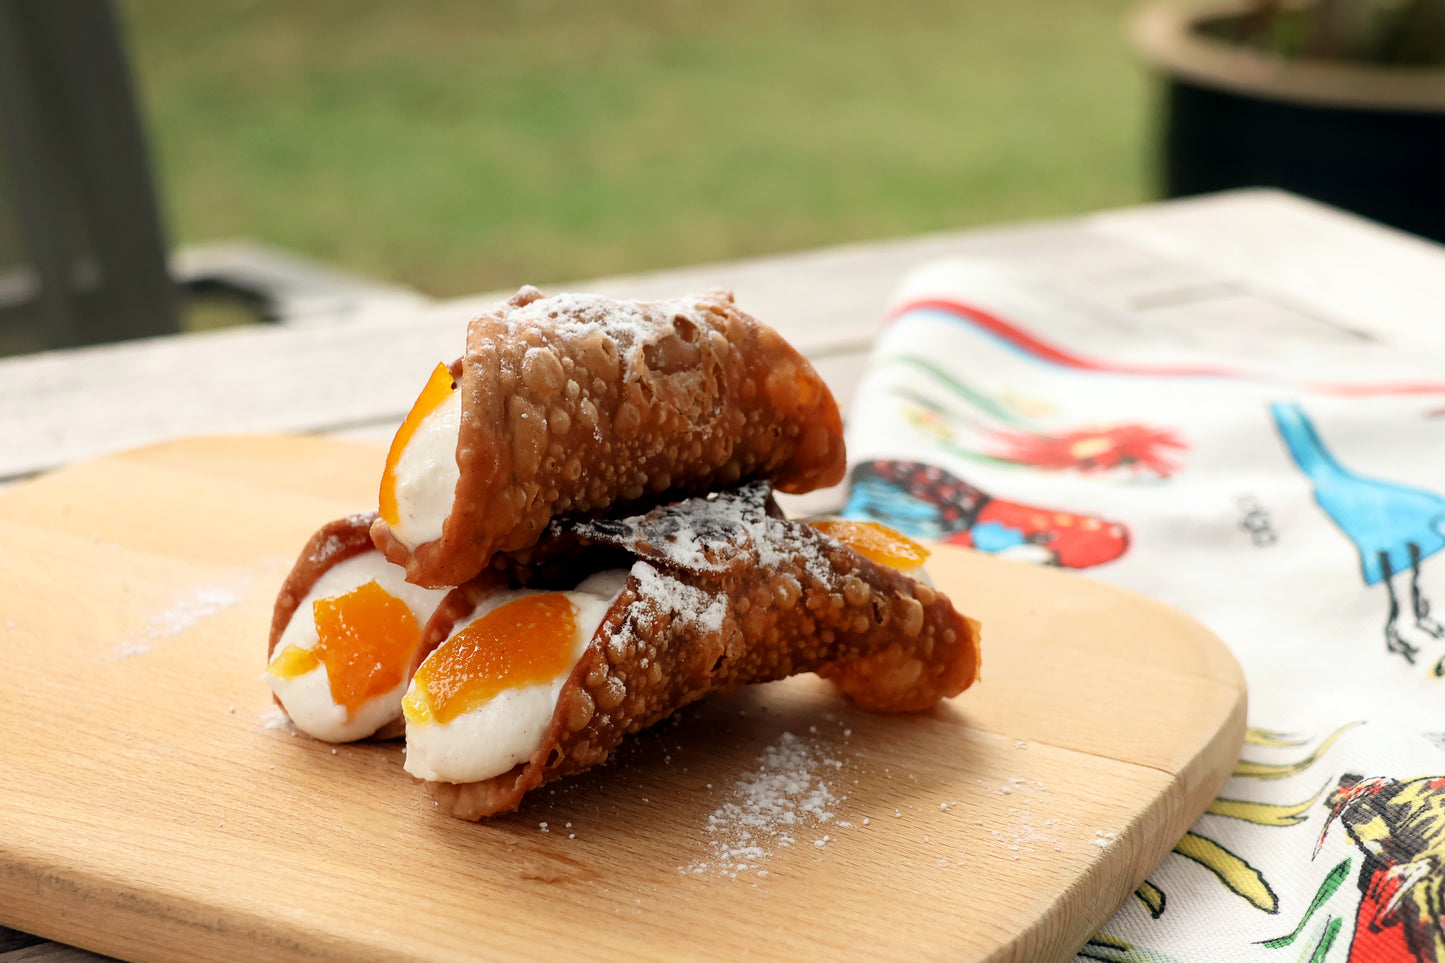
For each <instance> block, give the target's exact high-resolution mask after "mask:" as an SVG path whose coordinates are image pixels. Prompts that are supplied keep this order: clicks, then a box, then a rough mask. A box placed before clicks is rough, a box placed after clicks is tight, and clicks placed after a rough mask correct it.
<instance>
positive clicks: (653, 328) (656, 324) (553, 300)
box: [506, 288, 702, 366]
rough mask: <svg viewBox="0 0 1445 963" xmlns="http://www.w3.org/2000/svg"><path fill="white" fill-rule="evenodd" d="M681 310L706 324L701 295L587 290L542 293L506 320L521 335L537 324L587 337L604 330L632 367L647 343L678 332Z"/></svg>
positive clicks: (512, 331)
mask: <svg viewBox="0 0 1445 963" xmlns="http://www.w3.org/2000/svg"><path fill="white" fill-rule="evenodd" d="M533 290H535V289H533ZM523 291H526V289H525V288H524V289H523ZM519 293H521V292H519ZM677 315H682V316H684V317H686V318H688V319H689V320H691V321H693V323H695V324H699V326H701V320H702V316H701V314H700V312H699V310H698V300H697V298H696V297H681V298H673V299H671V300H667V301H657V302H653V303H650V304H649V303H646V302H637V301H620V300H617V299H614V298H609V297H604V296H602V295H600V294H582V293H563V294H554V295H552V296H551V297H544V298H540V299H538V300H536V301H533V302H531V303H530V304H526V305H523V306H522V307H520V308H512V309H511V310H510V312H509V313H508V314H507V315H506V320H507V329H508V334H509V335H511V336H513V337H518V336H519V330H518V329H520V328H527V327H533V326H536V325H544V326H546V327H548V328H551V329H552V330H554V331H556V332H557V333H558V334H559V335H560V336H561V337H563V338H581V337H586V336H587V335H589V334H592V333H594V332H601V333H603V334H605V335H607V336H608V337H610V338H611V339H612V340H613V342H614V343H616V345H617V347H618V350H619V353H620V354H621V356H622V358H623V360H624V361H625V362H626V363H627V364H628V365H629V366H631V365H634V364H635V363H636V357H637V354H638V352H639V351H640V350H641V349H642V348H643V347H645V346H647V345H649V344H654V343H656V342H657V341H658V340H659V339H660V338H661V337H664V336H666V335H668V334H671V333H672V331H673V327H672V319H673V318H674V317H676V316H677Z"/></svg>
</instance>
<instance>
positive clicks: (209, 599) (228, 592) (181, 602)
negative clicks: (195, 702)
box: [115, 578, 251, 659]
mask: <svg viewBox="0 0 1445 963" xmlns="http://www.w3.org/2000/svg"><path fill="white" fill-rule="evenodd" d="M250 584H251V580H250V579H249V578H246V579H240V580H237V581H236V582H233V583H232V584H229V585H203V586H200V587H198V588H195V589H192V590H191V591H189V592H187V593H185V594H184V595H182V596H180V597H179V598H177V599H176V600H175V601H174V602H172V603H171V604H170V606H169V607H167V608H166V609H165V610H164V611H162V612H159V613H157V614H155V615H153V616H151V620H150V624H149V625H147V626H146V627H145V628H144V629H142V630H141V631H139V632H136V633H133V634H132V635H131V636H129V637H127V638H126V639H123V640H122V641H121V643H120V644H119V645H117V646H116V648H115V656H116V658H118V659H129V658H132V657H134V656H137V655H145V654H147V653H148V652H150V650H151V645H150V644H151V643H153V642H158V641H160V640H162V639H168V638H170V637H171V636H174V635H179V634H180V633H182V632H185V631H186V630H187V629H192V628H195V627H196V626H197V625H199V624H200V622H201V620H202V619H205V618H209V617H210V616H212V615H215V614H217V613H219V612H224V611H225V610H226V609H229V608H231V607H232V606H234V605H235V604H236V603H237V602H240V601H241V598H242V596H243V595H244V593H245V590H246V589H247V588H249V587H250Z"/></svg>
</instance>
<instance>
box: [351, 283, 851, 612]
mask: <svg viewBox="0 0 1445 963" xmlns="http://www.w3.org/2000/svg"><path fill="white" fill-rule="evenodd" d="M453 373H454V374H455V375H457V376H458V377H459V384H460V390H461V392H462V409H463V411H462V424H461V432H460V437H459V441H458V448H457V463H458V465H459V467H460V471H461V479H460V481H459V482H458V484H457V488H456V502H455V504H454V506H453V510H452V513H451V515H450V517H449V518H448V519H447V522H446V525H445V528H444V530H443V534H442V537H441V538H440V539H439V540H437V541H433V542H427V543H424V544H422V545H420V546H418V547H417V548H416V549H415V550H414V551H411V552H408V551H407V550H406V548H405V546H403V545H402V544H401V543H400V541H399V540H397V539H396V538H395V536H394V535H392V533H391V532H390V531H389V530H388V529H387V526H386V525H385V523H384V522H383V523H377V525H376V526H375V529H374V531H373V536H374V538H375V540H376V543H377V545H378V547H379V548H381V549H382V550H383V551H384V552H385V553H386V554H387V557H388V558H389V559H391V560H392V561H394V562H397V563H399V564H404V565H405V566H406V568H407V574H408V578H409V579H411V580H412V581H416V582H419V583H421V584H425V585H434V586H435V585H454V584H458V583H460V582H463V581H465V580H467V579H469V578H471V577H472V576H473V575H475V574H476V573H477V571H478V570H479V569H480V568H481V567H482V566H483V565H484V564H485V563H486V561H487V559H488V558H489V557H490V556H491V555H492V554H493V553H494V552H497V551H511V550H514V549H520V548H523V547H526V546H529V545H531V544H532V543H533V542H535V541H536V540H537V538H538V537H539V536H540V534H541V533H542V530H543V529H544V528H545V527H546V525H547V524H548V522H549V521H550V520H551V519H552V518H553V517H554V516H556V515H566V514H587V513H597V512H602V511H604V510H607V509H609V508H610V507H613V506H617V505H629V504H635V503H641V502H642V501H643V500H644V499H646V500H649V501H652V502H656V501H659V500H669V499H673V498H678V497H682V496H684V495H688V494H694V493H698V492H702V491H707V490H709V489H712V488H716V487H721V486H728V485H733V484H735V483H737V482H739V481H740V480H746V479H750V478H768V479H770V480H771V481H772V482H773V484H774V485H775V486H776V487H777V488H778V489H779V490H781V491H787V492H803V491H810V490H812V489H815V488H819V487H824V486H827V485H832V484H835V483H837V482H838V481H840V480H841V479H842V476H843V470H844V449H843V439H842V422H841V417H840V415H839V413H838V407H837V404H836V403H835V401H834V400H833V397H832V395H831V393H830V392H829V391H828V388H827V386H826V385H825V384H824V383H823V381H822V379H821V378H820V377H819V376H818V373H817V372H816V371H815V370H814V369H813V367H812V365H811V364H809V363H808V361H807V360H806V359H804V358H803V357H802V356H801V355H800V354H798V352H797V351H795V350H794V349H793V348H792V347H791V346H789V345H788V344H787V343H786V342H785V341H784V340H783V339H782V338H781V337H780V336H779V335H778V334H777V333H776V332H774V331H773V330H772V329H771V328H768V327H767V326H765V325H763V324H761V323H759V322H758V321H756V320H755V319H753V318H752V317H750V316H748V315H747V314H744V313H743V312H742V311H739V310H738V309H737V307H736V306H735V305H734V304H733V299H732V296H731V295H730V294H728V293H726V292H709V293H708V294H705V295H701V296H694V297H687V298H679V299H675V300H672V301H658V302H631V301H617V300H613V299H610V298H602V297H598V296H592V295H572V294H564V295H559V296H556V297H552V298H544V297H542V295H541V294H540V293H539V292H538V291H536V289H534V288H524V289H522V291H520V292H518V294H517V295H515V296H514V297H513V298H512V299H511V300H510V301H509V302H508V303H507V304H506V305H504V306H502V307H501V308H499V309H498V310H497V311H495V312H493V313H490V314H485V315H482V316H480V317H478V318H476V319H474V320H473V321H472V322H471V324H470V325H469V327H468V333H467V351H466V355H465V357H464V358H463V359H462V361H461V362H459V364H458V365H457V366H454V368H453Z"/></svg>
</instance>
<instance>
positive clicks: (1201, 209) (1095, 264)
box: [0, 191, 1445, 963]
mask: <svg viewBox="0 0 1445 963" xmlns="http://www.w3.org/2000/svg"><path fill="white" fill-rule="evenodd" d="M950 256H957V257H969V258H986V259H990V260H1002V261H1007V262H1012V263H1016V264H1020V265H1024V266H1027V267H1031V268H1033V269H1036V270H1040V271H1045V272H1048V273H1050V274H1051V275H1053V276H1055V277H1058V278H1060V279H1062V280H1066V281H1068V282H1069V283H1070V284H1071V285H1072V286H1074V287H1076V288H1079V289H1082V290H1086V291H1088V292H1089V293H1090V294H1091V295H1092V296H1093V297H1095V298H1097V299H1099V300H1102V301H1104V302H1105V303H1106V304H1109V305H1113V306H1117V307H1120V308H1123V309H1126V310H1128V311H1130V312H1133V313H1134V314H1135V315H1140V316H1143V317H1145V318H1147V317H1149V316H1150V314H1152V313H1155V312H1158V313H1159V316H1160V317H1165V316H1167V317H1168V318H1169V319H1170V320H1171V321H1172V322H1174V323H1179V322H1180V321H1187V320H1188V319H1190V318H1191V317H1194V316H1196V315H1197V316H1198V317H1199V318H1201V319H1203V318H1205V317H1209V318H1212V319H1218V318H1220V317H1228V318H1229V319H1230V323H1231V324H1233V325H1239V326H1244V327H1246V328H1247V327H1248V326H1249V325H1250V324H1251V323H1253V322H1254V321H1258V322H1260V323H1264V322H1266V321H1267V322H1268V323H1270V324H1272V325H1276V326H1278V325H1281V324H1285V325H1287V324H1289V323H1290V321H1291V318H1298V319H1299V320H1300V321H1301V322H1304V321H1308V322H1309V323H1311V324H1313V325H1318V324H1319V323H1326V324H1329V323H1334V319H1339V318H1345V317H1351V318H1353V317H1358V316H1360V315H1361V314H1364V315H1367V316H1369V317H1371V318H1373V319H1375V320H1374V321H1373V322H1372V324H1371V326H1370V329H1369V330H1367V331H1358V332H1357V333H1358V335H1359V336H1360V337H1363V338H1367V339H1372V340H1381V341H1385V342H1388V343H1391V344H1394V345H1397V346H1400V347H1406V348H1408V347H1420V348H1427V347H1428V348H1438V347H1440V346H1442V345H1445V249H1441V248H1439V247H1437V246H1435V245H1432V244H1428V243H1426V242H1424V241H1419V240H1416V239H1414V238H1411V237H1407V236H1405V235H1401V234H1398V233H1395V232H1392V231H1389V230H1387V229H1384V228H1380V227H1377V226H1375V225H1372V224H1369V223H1367V222H1364V221H1361V220H1359V219H1357V218H1354V217H1350V216H1347V215H1344V214H1340V213H1338V212H1335V211H1332V210H1329V209H1326V208H1323V207H1320V206H1318V205H1315V204H1311V203H1309V202H1306V201H1303V200H1300V199H1298V198H1294V197H1290V196H1288V195H1284V194H1280V193H1277V192H1270V191H1243V192H1234V193H1229V194H1223V195H1217V196H1214V197H1209V198H1203V199H1195V200H1188V201H1177V202H1171V203H1166V204H1158V205H1150V206H1146V207H1140V208H1134V209H1129V210H1125V211H1117V212H1110V213H1104V214H1098V215H1093V216H1090V217H1085V218H1078V219H1072V220H1067V221H1060V222H1051V223H1044V224H1036V225H1026V226H1018V227H1007V228H998V229H990V230H980V231H969V232H962V233H952V234H940V235H933V236H928V237H921V238H911V239H906V240H897V241H889V242H883V243H876V244H859V245H850V246H846V247H839V248H831V249H826V250H821V251H813V252H807V253H800V254H791V255H784V256H779V257H770V258H763V259H758V260H750V261H739V262H732V263H726V264H715V265H707V266H703V267H695V268H686V269H680V270H672V271H665V272H659V273H655V274H646V275H637V276H632V277H619V278H606V279H600V280H592V281H585V282H579V283H577V284H564V285H549V286H547V287H548V290H549V291H559V290H565V289H571V290H588V291H594V292H598V293H605V294H613V295H619V296H627V297H640V298H649V297H668V296H673V295H677V294H682V293H686V292H689V291H694V290H699V289H702V288H707V287H724V288H730V289H732V290H733V291H734V292H735V293H736V295H737V300H738V304H739V305H740V306H741V307H743V309H744V310H747V311H748V312H750V313H752V314H754V315H756V316H757V317H759V318H761V319H762V320H764V321H766V322H768V323H770V324H772V325H773V326H775V327H776V328H778V329H779V330H780V331H782V333H783V334H784V335H785V336H786V337H788V338H789V340H791V341H792V342H793V343H794V344H795V345H797V346H798V347H799V348H800V349H801V350H802V351H803V352H804V353H805V354H807V355H808V356H809V357H810V358H811V359H812V360H813V361H814V363H815V364H816V365H817V366H818V368H819V370H820V371H821V372H822V373H823V375H824V377H825V378H826V379H827V380H828V382H829V383H830V385H831V386H832V388H833V391H834V393H835V394H836V395H837V397H838V398H839V400H840V402H842V403H843V405H844V407H845V411H846V407H847V404H848V401H849V399H850V398H851V397H852V394H853V390H854V388H855V387H856V385H857V383H858V381H859V379H860V377H861V376H862V374H863V371H864V369H865V367H866V364H867V359H868V353H869V349H870V346H871V344H872V341H873V338H874V336H875V333H876V332H877V330H878V328H879V326H880V324H881V323H882V318H883V313H884V309H885V306H886V304H887V301H888V299H889V296H890V293H891V292H892V290H893V289H894V287H895V286H896V285H897V284H898V283H899V281H900V280H901V279H902V278H903V276H904V275H905V274H906V273H907V272H908V271H909V270H910V269H912V268H913V267H915V266H917V265H919V264H921V263H924V262H927V261H931V260H934V259H938V258H943V257H950ZM519 280H520V279H519ZM508 293H510V292H499V293H491V294H485V295H478V296H477V297H473V298H465V299H460V300H457V301H451V302H445V303H441V304H435V305H431V306H428V307H426V308H424V309H420V310H417V311H415V312H413V313H409V314H397V313H393V312H389V313H386V314H375V315H369V316H362V317H359V318H353V319H350V320H348V321H346V322H345V323H333V324H327V323H320V322H318V323H312V324H303V325H290V326H277V327H256V328H246V329H234V330H228V331H221V332H212V333H206V334H194V335H183V336H177V337H170V338H162V339H154V340H146V341H138V342H130V343H126V344H119V345H109V346H100V347H93V348H83V349H79V350H72V351H63V352H51V353H46V354H41V355H35V356H29V357H21V358H12V359H8V360H0V485H4V484H13V483H17V482H19V481H21V480H23V479H24V478H26V477H28V476H31V475H33V474H36V473H39V472H43V471H45V470H47V469H50V468H54V467H57V466H59V465H63V464H66V463H69V462H72V461H76V460H79V459H85V458H90V457H94V456H96V455H99V454H103V453H105V452H109V451H115V450H119V449H123V448H129V447H134V446H137V445H142V444H146V443H150V442H155V441H160V440H163V439H168V438H176V437H181V436H187V435H197V434H216V433H238V432H309V433H323V434H330V435H336V436H342V437H348V438H358V439H368V440H375V441H378V442H384V441H386V440H389V438H390V437H391V435H392V433H393V432H394V431H395V429H396V426H397V425H398V424H399V422H400V420H401V418H402V416H403V415H404V414H405V413H406V411H407V409H408V408H409V407H410V405H411V402H412V401H413V399H414V398H415V396H416V393H417V391H418V390H419V387H420V385H421V384H422V383H423V382H424V381H425V379H426V376H427V374H428V372H429V371H430V370H431V368H432V367H433V366H434V365H435V364H436V363H437V362H438V361H450V360H452V359H453V358H455V357H456V356H458V355H459V354H460V353H461V351H462V347H463V340H464V331H465V325H466V321H467V319H468V318H469V317H470V316H471V315H472V314H473V313H475V312H476V310H477V309H478V308H479V307H481V306H483V305H485V304H488V303H490V302H492V301H494V300H496V299H497V298H499V297H505V296H506V295H507V294H508ZM1341 323H1343V322H1341ZM836 497H837V493H836V492H823V493H815V494H814V495H811V496H806V499H805V500H804V501H803V502H802V503H801V504H800V503H799V502H796V501H795V502H794V503H793V504H792V505H790V507H792V508H794V509H801V510H813V509H818V508H823V507H827V506H829V505H830V504H831V503H832V502H833V501H834V499H836ZM0 843H3V841H0ZM4 922H5V908H4V907H3V906H0V963H21V961H26V963H29V961H46V963H56V961H62V960H66V961H70V960H85V959H100V958H99V957H95V956H94V955H93V954H90V953H86V952H84V951H82V950H76V949H73V948H71V947H67V946H63V945H61V944H58V943H50V942H36V941H35V938H33V937H29V936H27V935H25V934H22V933H18V932H16V931H14V930H7V929H4V928H3V923H4Z"/></svg>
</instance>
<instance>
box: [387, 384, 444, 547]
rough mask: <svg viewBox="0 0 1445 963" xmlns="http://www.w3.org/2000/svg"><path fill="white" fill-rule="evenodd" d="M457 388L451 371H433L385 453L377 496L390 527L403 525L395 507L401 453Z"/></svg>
mask: <svg viewBox="0 0 1445 963" xmlns="http://www.w3.org/2000/svg"><path fill="white" fill-rule="evenodd" d="M454 385H455V382H454V381H453V380H452V372H451V369H450V368H448V367H447V366H446V365H444V364H438V365H437V366H436V367H435V368H434V369H432V373H431V378H429V379H428V380H427V383H426V387H425V388H422V390H421V394H420V395H418V396H417V399H416V403H415V404H413V405H412V406H411V411H409V412H407V416H406V420H405V421H403V422H402V423H401V427H400V428H399V429H397V432H396V437H395V438H393V439H392V440H391V450H390V451H388V452H387V453H386V468H385V469H383V470H382V473H381V491H380V492H379V493H378V495H377V507H378V508H379V509H380V514H381V518H382V520H383V521H385V522H386V524H388V525H396V524H399V523H400V521H401V513H400V512H399V511H398V509H397V505H396V463H397V462H399V461H400V460H401V453H402V452H404V451H406V446H407V445H409V444H411V439H412V436H413V435H415V434H416V430H417V428H419V427H421V423H422V422H423V421H425V420H426V417H427V415H429V414H431V413H432V412H433V411H436V410H437V409H438V408H440V407H441V404H442V402H444V401H446V400H447V398H448V397H449V396H450V395H451V393H452V389H453V387H454Z"/></svg>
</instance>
